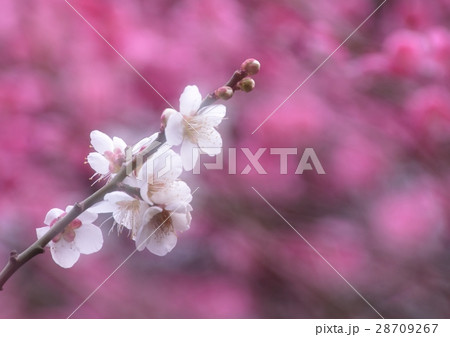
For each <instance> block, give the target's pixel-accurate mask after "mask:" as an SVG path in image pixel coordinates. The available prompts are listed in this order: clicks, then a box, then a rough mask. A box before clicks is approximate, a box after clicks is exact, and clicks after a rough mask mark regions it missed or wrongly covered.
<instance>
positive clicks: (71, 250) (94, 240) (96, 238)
mask: <svg viewBox="0 0 450 337" xmlns="http://www.w3.org/2000/svg"><path fill="white" fill-rule="evenodd" d="M71 209H72V206H67V208H66V210H65V211H63V210H62V209H59V208H52V209H51V210H50V211H49V212H48V213H47V215H46V217H45V220H44V223H45V224H46V225H47V226H45V227H40V228H37V229H36V234H37V237H38V239H40V238H41V237H42V236H43V235H44V234H45V233H47V232H48V231H49V230H50V228H51V227H52V226H53V225H54V224H55V223H56V222H57V221H58V220H59V219H61V218H62V217H63V216H64V215H66V213H68V212H70V210H71ZM96 219H97V214H95V213H92V212H89V211H85V212H83V213H82V214H80V215H79V216H78V217H77V218H76V219H75V220H73V221H72V222H71V223H70V224H69V225H68V226H67V227H66V228H65V229H64V231H63V232H62V233H59V234H58V235H56V236H55V237H54V238H53V239H52V241H50V242H49V243H48V247H50V252H51V254H52V258H53V260H54V261H55V262H56V263H57V264H58V265H60V266H61V267H63V268H70V267H72V266H73V265H74V264H75V262H77V261H78V258H79V257H80V254H92V253H95V252H97V251H99V250H100V249H101V248H102V246H103V235H102V231H101V230H100V228H98V227H97V226H95V225H94V224H93V222H94V221H95V220H96Z"/></svg>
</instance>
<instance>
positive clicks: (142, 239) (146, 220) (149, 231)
mask: <svg viewBox="0 0 450 337" xmlns="http://www.w3.org/2000/svg"><path fill="white" fill-rule="evenodd" d="M161 211H162V209H161V208H159V207H150V208H149V209H147V210H146V211H145V213H144V215H143V217H142V223H143V226H141V228H140V230H139V232H138V233H137V236H136V248H137V250H139V251H142V250H144V248H145V246H146V245H147V243H148V240H149V238H150V237H151V236H152V235H154V234H155V229H156V228H154V227H153V226H151V225H150V220H151V218H153V217H154V216H155V215H156V214H158V213H161Z"/></svg>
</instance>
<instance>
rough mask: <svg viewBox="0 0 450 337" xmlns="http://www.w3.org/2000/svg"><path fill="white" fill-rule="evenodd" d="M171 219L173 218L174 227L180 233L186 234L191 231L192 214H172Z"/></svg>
mask: <svg viewBox="0 0 450 337" xmlns="http://www.w3.org/2000/svg"><path fill="white" fill-rule="evenodd" d="M170 217H171V218H172V225H173V228H175V229H176V230H177V231H179V232H184V231H186V230H188V229H189V225H190V224H191V214H190V213H177V212H172V213H171V215H170Z"/></svg>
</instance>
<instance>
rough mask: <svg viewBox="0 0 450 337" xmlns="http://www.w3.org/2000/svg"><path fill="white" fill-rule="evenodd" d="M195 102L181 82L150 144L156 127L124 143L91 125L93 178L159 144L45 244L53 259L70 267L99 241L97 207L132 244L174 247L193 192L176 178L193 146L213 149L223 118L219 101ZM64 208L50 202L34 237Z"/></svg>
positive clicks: (217, 147) (194, 93) (188, 166)
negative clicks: (161, 135) (176, 101)
mask: <svg viewBox="0 0 450 337" xmlns="http://www.w3.org/2000/svg"><path fill="white" fill-rule="evenodd" d="M201 104H202V96H201V94H200V92H199V90H198V88H197V87H196V86H187V87H186V88H185V90H184V92H183V94H182V95H181V97H180V111H176V110H175V109H166V110H165V111H164V112H163V114H162V121H163V125H162V129H163V131H162V132H165V137H166V139H167V142H165V143H164V144H156V143H157V137H158V133H155V134H153V135H152V136H150V137H146V138H144V139H142V140H141V141H139V142H138V143H137V144H135V145H134V146H127V144H126V143H125V141H124V140H123V139H121V138H119V137H113V138H110V137H109V136H108V135H106V134H105V133H103V132H101V131H98V130H94V131H92V132H91V135H90V136H91V146H92V148H93V149H94V150H95V152H91V153H90V154H89V155H88V156H87V163H88V164H89V165H90V166H91V168H92V169H93V170H94V171H95V174H94V176H98V180H103V179H104V180H110V179H112V178H113V177H114V176H115V175H116V174H117V173H118V172H119V171H120V170H121V169H122V167H123V166H124V165H126V164H127V163H129V161H130V160H133V159H134V158H135V157H136V156H137V155H139V154H140V153H141V152H142V151H143V150H145V149H147V148H148V147H151V146H154V145H155V144H156V145H160V146H159V147H158V149H157V151H156V152H155V153H154V154H153V155H151V156H150V157H149V158H147V160H146V161H145V162H143V163H138V165H137V166H136V167H135V168H134V170H132V172H129V174H128V175H127V177H126V178H125V179H124V180H123V182H122V183H121V184H120V186H118V188H117V190H115V191H113V192H110V193H107V194H106V195H105V196H104V198H103V201H101V202H98V203H97V204H95V205H94V206H92V207H91V208H89V209H88V210H86V211H84V212H83V213H82V214H81V215H79V216H78V217H77V218H76V219H75V220H73V221H72V222H71V223H70V224H69V225H68V226H66V227H65V228H64V230H63V231H62V232H61V233H59V234H58V235H56V236H55V237H54V238H53V239H52V240H51V241H50V242H49V243H48V246H49V247H50V252H51V254H52V257H53V260H54V261H55V262H56V263H57V264H58V265H60V266H61V267H64V268H70V267H72V266H73V265H74V264H75V263H76V262H77V260H78V258H79V256H80V254H91V253H95V252H97V251H99V250H100V249H101V248H102V245H103V235H102V232H101V230H100V228H99V227H98V226H96V225H94V222H95V220H97V218H98V214H100V213H112V217H113V219H114V225H113V227H115V228H117V230H118V232H119V233H120V232H122V230H123V229H127V230H128V232H129V237H130V238H131V239H132V240H133V241H135V245H136V249H137V250H138V251H142V250H144V249H145V248H147V249H148V250H149V251H150V252H152V253H153V254H156V255H159V256H164V255H166V254H167V253H169V252H170V251H171V250H172V249H173V248H174V247H175V245H176V243H177V233H180V232H184V231H186V230H188V229H189V227H190V224H191V211H192V206H191V205H190V203H191V201H192V192H191V189H190V188H189V186H188V185H187V184H186V182H184V181H183V180H181V179H180V176H181V174H182V172H183V169H184V170H186V171H190V170H192V169H193V167H194V166H195V164H196V162H197V160H198V156H199V154H200V153H206V154H208V155H210V156H213V155H217V154H219V153H220V152H221V148H222V138H221V136H220V134H219V132H218V131H217V130H216V127H217V126H218V125H219V124H220V123H221V121H222V119H223V118H224V117H225V113H226V108H225V106H224V105H222V104H213V105H207V106H205V107H201ZM176 145H181V149H180V153H181V155H179V154H178V153H176V152H175V151H174V150H172V146H176ZM127 173H128V172H127ZM71 209H72V206H67V208H66V210H65V211H63V210H61V209H58V208H53V209H51V210H50V211H49V212H48V213H47V216H46V217H45V221H44V223H45V225H46V226H45V227H41V228H37V230H36V232H37V236H38V239H40V238H41V237H42V236H43V235H44V234H45V233H47V232H48V230H49V229H50V228H51V227H52V226H53V225H54V224H55V223H56V222H57V221H58V220H59V219H61V218H62V217H63V216H64V215H66V214H67V213H68V212H69V211H70V210H71Z"/></svg>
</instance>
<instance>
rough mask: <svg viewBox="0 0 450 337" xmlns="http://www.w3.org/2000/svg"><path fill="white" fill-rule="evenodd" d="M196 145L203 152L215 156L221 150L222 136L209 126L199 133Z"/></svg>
mask: <svg viewBox="0 0 450 337" xmlns="http://www.w3.org/2000/svg"><path fill="white" fill-rule="evenodd" d="M198 146H199V147H200V149H201V150H202V151H203V152H204V153H206V154H208V155H210V156H215V155H217V154H219V153H220V152H221V151H222V137H221V136H220V133H219V132H218V131H217V130H216V129H214V128H209V129H207V130H204V131H202V132H201V133H200V136H199V137H198Z"/></svg>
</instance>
